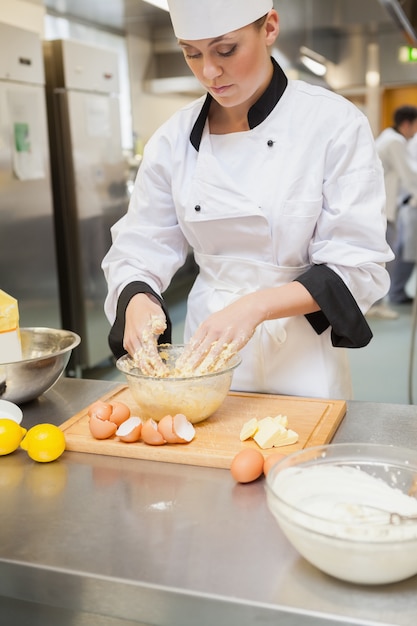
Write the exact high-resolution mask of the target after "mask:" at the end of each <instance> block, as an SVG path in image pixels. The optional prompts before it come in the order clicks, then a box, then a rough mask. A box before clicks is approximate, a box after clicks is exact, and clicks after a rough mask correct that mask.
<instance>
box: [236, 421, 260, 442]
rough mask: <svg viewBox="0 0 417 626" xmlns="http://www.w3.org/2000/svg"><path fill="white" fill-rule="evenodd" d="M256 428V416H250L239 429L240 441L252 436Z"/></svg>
mask: <svg viewBox="0 0 417 626" xmlns="http://www.w3.org/2000/svg"><path fill="white" fill-rule="evenodd" d="M257 430H258V420H257V419H256V417H252V419H250V420H249V421H248V422H245V424H243V426H242V430H241V431H240V441H246V439H250V438H251V437H253V436H254V434H255V433H256V432H257Z"/></svg>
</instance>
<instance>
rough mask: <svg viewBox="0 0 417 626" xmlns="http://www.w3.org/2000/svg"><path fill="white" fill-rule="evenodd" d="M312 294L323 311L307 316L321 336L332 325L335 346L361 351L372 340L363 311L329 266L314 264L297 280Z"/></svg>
mask: <svg viewBox="0 0 417 626" xmlns="http://www.w3.org/2000/svg"><path fill="white" fill-rule="evenodd" d="M296 281H297V282H299V283H301V284H302V285H304V287H305V288H306V289H307V291H309V292H310V293H311V295H312V296H313V298H314V299H315V301H316V302H317V304H318V305H319V306H320V309H321V311H317V313H309V314H307V315H306V316H305V317H306V319H307V320H308V322H309V323H310V324H311V326H312V327H313V328H314V330H315V331H316V333H317V334H318V335H320V334H321V333H322V332H324V331H325V330H326V329H327V328H328V327H329V326H331V340H332V345H333V346H335V347H336V348H362V347H363V346H366V345H368V343H369V342H370V341H371V339H372V331H371V329H370V328H369V325H368V322H367V321H366V319H365V317H364V315H363V314H362V311H361V310H360V308H359V307H358V305H357V303H356V300H355V299H354V297H353V296H352V294H351V292H350V291H349V289H348V287H347V286H346V285H345V283H344V282H343V280H342V279H341V278H340V276H339V275H338V274H336V272H334V271H333V270H331V269H330V268H329V267H327V265H313V267H311V268H310V269H309V270H308V271H307V272H305V273H304V274H302V275H301V276H299V277H298V278H297V279H296Z"/></svg>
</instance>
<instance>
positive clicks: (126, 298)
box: [109, 281, 172, 359]
mask: <svg viewBox="0 0 417 626" xmlns="http://www.w3.org/2000/svg"><path fill="white" fill-rule="evenodd" d="M137 293H149V294H152V295H153V296H155V298H157V300H158V301H159V302H160V303H161V307H162V309H163V311H164V313H165V316H166V319H167V327H166V330H165V332H164V333H163V334H162V335H161V336H160V337H159V339H158V343H171V335H172V324H171V319H170V317H169V314H168V309H167V308H166V306H165V303H164V301H163V299H162V298H161V296H159V295H158V294H157V293H155V291H154V290H153V289H151V287H149V285H147V284H146V283H143V282H141V281H136V282H133V283H130V284H129V285H126V287H125V288H124V289H123V291H122V293H121V294H120V296H119V300H118V302H117V311H116V319H115V322H114V324H113V326H112V327H111V329H110V333H109V346H110V349H111V351H112V353H113V354H114V356H115V357H116V359H118V358H120V357H121V356H123V354H126V350H125V349H124V347H123V336H124V332H125V313H126V308H127V305H128V304H129V302H130V301H131V299H132V298H133V296H135V295H136V294H137Z"/></svg>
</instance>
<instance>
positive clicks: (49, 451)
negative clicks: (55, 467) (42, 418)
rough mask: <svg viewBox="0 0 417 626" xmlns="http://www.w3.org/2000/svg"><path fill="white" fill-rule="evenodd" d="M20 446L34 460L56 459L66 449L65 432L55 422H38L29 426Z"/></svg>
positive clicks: (46, 460) (43, 461) (41, 461)
mask: <svg viewBox="0 0 417 626" xmlns="http://www.w3.org/2000/svg"><path fill="white" fill-rule="evenodd" d="M20 447H21V448H23V450H26V452H27V453H28V455H29V456H30V458H31V459H33V460H34V461H38V462H39V463H48V462H49V461H55V459H57V458H58V457H60V456H61V454H62V453H63V452H64V450H65V437H64V433H63V432H62V430H60V429H59V428H58V426H54V424H36V426H32V428H29V430H28V431H27V434H26V436H25V437H24V439H23V441H22V442H21V444H20Z"/></svg>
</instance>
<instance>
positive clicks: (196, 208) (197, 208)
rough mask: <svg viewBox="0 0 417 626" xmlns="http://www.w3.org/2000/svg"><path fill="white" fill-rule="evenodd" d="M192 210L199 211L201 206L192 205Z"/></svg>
mask: <svg viewBox="0 0 417 626" xmlns="http://www.w3.org/2000/svg"><path fill="white" fill-rule="evenodd" d="M194 211H197V213H198V211H201V206H200V205H199V204H196V205H195V207H194Z"/></svg>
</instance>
